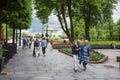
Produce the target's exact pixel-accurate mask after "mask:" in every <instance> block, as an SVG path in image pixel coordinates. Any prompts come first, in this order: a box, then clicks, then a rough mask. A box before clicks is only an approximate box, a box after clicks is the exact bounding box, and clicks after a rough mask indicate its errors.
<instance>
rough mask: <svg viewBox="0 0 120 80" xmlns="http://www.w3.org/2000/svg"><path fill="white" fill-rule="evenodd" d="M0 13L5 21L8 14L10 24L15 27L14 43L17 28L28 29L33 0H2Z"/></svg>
mask: <svg viewBox="0 0 120 80" xmlns="http://www.w3.org/2000/svg"><path fill="white" fill-rule="evenodd" d="M0 3H2V5H3V4H4V5H3V6H2V8H0V13H1V14H2V19H3V21H4V22H5V20H6V16H8V21H9V26H10V28H12V29H13V43H14V42H15V41H14V39H15V29H20V30H21V29H27V28H29V25H30V23H31V11H32V0H29V1H27V0H21V1H19V0H7V1H0Z"/></svg>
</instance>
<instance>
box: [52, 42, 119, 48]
mask: <svg viewBox="0 0 120 80" xmlns="http://www.w3.org/2000/svg"><path fill="white" fill-rule="evenodd" d="M68 47H71V44H70V43H55V44H54V46H53V48H54V49H61V48H68ZM91 47H92V49H113V47H112V46H111V45H98V44H95V45H91ZM115 48H116V49H120V45H116V47H115Z"/></svg>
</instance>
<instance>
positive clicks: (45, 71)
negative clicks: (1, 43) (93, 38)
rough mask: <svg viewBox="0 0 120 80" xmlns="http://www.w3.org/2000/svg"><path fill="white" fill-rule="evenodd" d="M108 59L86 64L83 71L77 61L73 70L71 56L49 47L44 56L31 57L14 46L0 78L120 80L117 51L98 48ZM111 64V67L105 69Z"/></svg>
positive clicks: (15, 79)
mask: <svg viewBox="0 0 120 80" xmlns="http://www.w3.org/2000/svg"><path fill="white" fill-rule="evenodd" d="M99 51H100V52H102V53H103V54H105V55H108V54H109V55H108V56H109V60H108V61H106V62H105V63H102V64H88V65H87V70H86V71H83V70H82V65H79V64H78V72H77V73H75V72H74V70H73V58H72V57H70V56H67V55H65V54H63V53H61V52H58V50H55V49H53V50H51V49H50V45H48V47H47V51H46V52H47V53H46V56H45V57H44V56H43V55H42V53H41V56H40V57H33V56H32V52H33V49H27V50H22V48H21V47H19V46H18V52H19V53H18V54H16V55H15V56H14V57H13V58H12V59H11V60H10V62H9V63H8V64H7V65H6V68H5V69H4V70H3V72H6V73H8V74H7V75H6V76H0V80H120V71H119V70H118V63H117V62H116V56H117V55H119V53H120V50H117V49H115V50H111V49H109V50H108V49H107V50H105V49H99ZM106 65H112V66H114V68H107V67H105V66H106Z"/></svg>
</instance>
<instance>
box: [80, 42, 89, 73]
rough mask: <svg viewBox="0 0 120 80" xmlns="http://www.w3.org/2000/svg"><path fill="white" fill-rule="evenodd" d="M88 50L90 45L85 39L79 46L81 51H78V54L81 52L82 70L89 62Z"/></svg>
mask: <svg viewBox="0 0 120 80" xmlns="http://www.w3.org/2000/svg"><path fill="white" fill-rule="evenodd" d="M90 51H91V46H90V44H89V41H88V40H85V41H84V44H83V45H82V46H81V51H80V54H81V59H80V63H82V64H83V67H84V69H83V70H84V71H85V70H86V69H87V67H86V66H87V64H88V63H89V62H90V58H89V56H90Z"/></svg>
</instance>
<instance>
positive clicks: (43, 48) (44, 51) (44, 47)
mask: <svg viewBox="0 0 120 80" xmlns="http://www.w3.org/2000/svg"><path fill="white" fill-rule="evenodd" d="M41 47H42V53H43V55H44V56H45V53H46V48H47V41H46V40H45V38H42V42H41Z"/></svg>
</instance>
